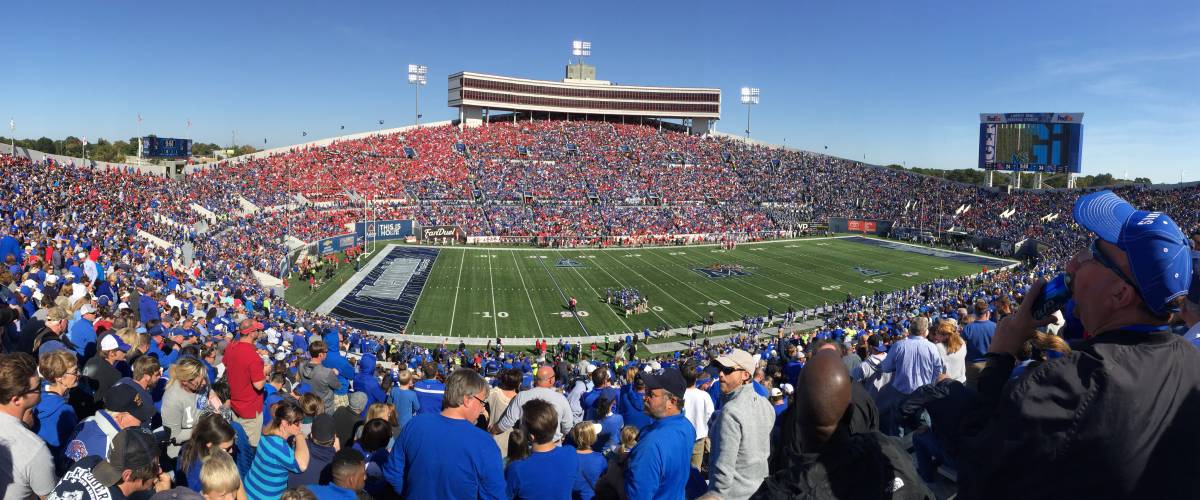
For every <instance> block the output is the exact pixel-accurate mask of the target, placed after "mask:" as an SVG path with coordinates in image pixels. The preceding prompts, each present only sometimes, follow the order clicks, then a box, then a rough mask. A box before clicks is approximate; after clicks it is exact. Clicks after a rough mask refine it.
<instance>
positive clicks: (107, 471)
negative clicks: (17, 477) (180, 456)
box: [6, 429, 171, 499]
mask: <svg viewBox="0 0 1200 500" xmlns="http://www.w3.org/2000/svg"><path fill="white" fill-rule="evenodd" d="M170 488H171V478H170V476H167V474H166V473H165V472H163V471H162V467H160V466H159V463H158V446H157V445H156V444H155V443H154V439H153V438H152V437H151V436H150V434H147V433H145V432H142V431H141V430H140V429H124V430H122V431H121V432H120V433H118V434H117V435H116V436H114V437H113V439H112V449H111V450H109V451H108V452H107V453H106V454H105V456H98V455H92V456H89V457H87V458H85V459H83V460H80V461H79V462H77V463H75V464H74V465H73V466H72V467H71V469H70V470H68V471H67V474H66V475H64V476H63V478H62V481H59V483H58V485H57V486H55V487H54V492H53V494H51V495H49V497H50V498H56V499H67V498H78V499H106V498H112V499H119V498H120V499H123V498H127V497H129V496H131V495H133V494H134V493H137V492H140V491H146V490H150V489H153V490H155V491H166V490H168V489H170ZM11 492H12V490H11V489H10V490H9V493H10V494H11ZM6 498H10V497H7V496H6ZM12 498H25V497H23V496H22V497H12Z"/></svg>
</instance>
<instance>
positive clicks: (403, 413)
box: [391, 387, 421, 429]
mask: <svg viewBox="0 0 1200 500" xmlns="http://www.w3.org/2000/svg"><path fill="white" fill-rule="evenodd" d="M391 398H392V406H394V407H395V408H396V421H397V422H398V423H399V425H400V428H401V429H403V428H404V425H405V424H407V423H408V421H409V420H412V418H413V417H414V416H416V415H417V412H419V411H420V409H421V403H420V402H419V401H418V400H417V393H416V391H412V390H409V389H401V388H399V387H393V388H392V394H391Z"/></svg>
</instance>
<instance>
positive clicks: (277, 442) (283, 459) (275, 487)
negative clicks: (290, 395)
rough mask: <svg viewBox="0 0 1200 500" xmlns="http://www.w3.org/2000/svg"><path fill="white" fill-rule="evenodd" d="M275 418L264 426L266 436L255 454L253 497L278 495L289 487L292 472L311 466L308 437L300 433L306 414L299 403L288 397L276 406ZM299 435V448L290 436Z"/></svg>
mask: <svg viewBox="0 0 1200 500" xmlns="http://www.w3.org/2000/svg"><path fill="white" fill-rule="evenodd" d="M274 417H275V418H273V419H272V420H271V425H268V426H266V427H264V428H263V434H262V439H261V441H260V442H259V445H258V450H257V451H256V452H255V454H254V465H252V466H251V467H250V473H249V474H246V478H245V486H246V495H247V496H248V497H250V498H275V497H276V496H279V495H281V494H282V493H283V490H285V489H287V481H288V473H300V472H304V471H305V470H307V469H308V459H309V455H308V440H307V439H305V436H304V435H302V434H300V422H301V420H303V419H304V414H303V413H302V412H301V411H300V407H299V406H297V405H296V403H292V402H290V401H284V402H282V403H279V404H278V405H276V406H275V416H274ZM293 438H295V440H294V442H295V449H294V450H293V449H292V446H290V445H288V440H289V439H293Z"/></svg>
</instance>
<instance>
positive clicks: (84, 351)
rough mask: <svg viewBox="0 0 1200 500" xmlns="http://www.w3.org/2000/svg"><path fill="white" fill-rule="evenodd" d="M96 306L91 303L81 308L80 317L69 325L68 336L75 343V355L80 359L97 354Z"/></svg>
mask: <svg viewBox="0 0 1200 500" xmlns="http://www.w3.org/2000/svg"><path fill="white" fill-rule="evenodd" d="M95 322H96V307H95V306H93V305H92V304H91V303H87V304H84V305H83V306H82V307H80V308H79V318H78V319H75V320H72V321H71V322H70V323H69V324H68V326H67V337H69V338H70V339H71V343H72V344H75V355H76V356H79V359H89V358H91V357H92V355H94V354H96V328H95V327H94V326H93V325H92V324H93V323H95Z"/></svg>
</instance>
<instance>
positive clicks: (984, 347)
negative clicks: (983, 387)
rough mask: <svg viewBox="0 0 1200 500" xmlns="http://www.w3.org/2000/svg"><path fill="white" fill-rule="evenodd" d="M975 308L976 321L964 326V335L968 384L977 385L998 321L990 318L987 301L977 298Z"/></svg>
mask: <svg viewBox="0 0 1200 500" xmlns="http://www.w3.org/2000/svg"><path fill="white" fill-rule="evenodd" d="M973 309H974V312H975V321H972V322H970V323H968V324H967V325H966V326H964V327H963V331H962V337H963V341H964V342H966V344H967V385H969V386H971V387H976V383H977V382H978V380H979V373H980V372H982V371H983V367H984V365H986V364H987V353H988V346H989V345H990V344H991V343H992V336H993V335H995V334H996V323H993V322H992V321H991V320H990V317H991V311H990V310H989V309H988V305H987V302H984V301H983V300H982V299H981V300H976V301H975V305H974V306H973Z"/></svg>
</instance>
